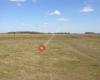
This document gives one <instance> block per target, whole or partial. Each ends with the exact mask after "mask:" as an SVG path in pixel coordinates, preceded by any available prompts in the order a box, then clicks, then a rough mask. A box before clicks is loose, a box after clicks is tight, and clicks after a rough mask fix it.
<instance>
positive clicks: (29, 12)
mask: <svg viewBox="0 0 100 80" xmlns="http://www.w3.org/2000/svg"><path fill="white" fill-rule="evenodd" d="M9 31H41V32H87V31H92V32H100V0H0V32H9Z"/></svg>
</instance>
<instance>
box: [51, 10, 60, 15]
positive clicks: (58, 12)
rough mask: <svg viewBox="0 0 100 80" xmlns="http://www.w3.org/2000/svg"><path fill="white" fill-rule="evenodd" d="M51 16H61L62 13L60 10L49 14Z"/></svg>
mask: <svg viewBox="0 0 100 80" xmlns="http://www.w3.org/2000/svg"><path fill="white" fill-rule="evenodd" d="M49 15H53V16H60V15H61V12H60V11H59V10H55V11H53V12H51V13H49Z"/></svg>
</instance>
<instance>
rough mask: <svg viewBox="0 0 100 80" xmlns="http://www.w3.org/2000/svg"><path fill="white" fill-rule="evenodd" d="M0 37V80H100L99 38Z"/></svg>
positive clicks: (71, 36) (72, 36)
mask: <svg viewBox="0 0 100 80" xmlns="http://www.w3.org/2000/svg"><path fill="white" fill-rule="evenodd" d="M49 37H50V35H40V34H38V35H37V34H36V35H34V34H23V35H22V34H16V35H14V34H0V80H100V35H56V36H55V37H54V38H53V40H52V42H51V43H50V44H49V45H48V47H47V50H46V51H45V52H44V53H40V52H39V51H38V46H39V45H40V44H41V43H44V42H46V41H47V40H48V39H49Z"/></svg>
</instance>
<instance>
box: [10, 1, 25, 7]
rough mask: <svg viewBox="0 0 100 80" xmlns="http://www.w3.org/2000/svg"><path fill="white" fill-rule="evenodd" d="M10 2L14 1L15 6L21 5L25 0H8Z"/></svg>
mask: <svg viewBox="0 0 100 80" xmlns="http://www.w3.org/2000/svg"><path fill="white" fill-rule="evenodd" d="M9 1H10V2H13V3H16V5H17V6H22V3H25V2H26V1H27V0H9Z"/></svg>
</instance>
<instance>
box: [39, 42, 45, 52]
mask: <svg viewBox="0 0 100 80" xmlns="http://www.w3.org/2000/svg"><path fill="white" fill-rule="evenodd" d="M38 49H39V51H40V52H44V51H45V50H46V47H45V45H43V44H42V45H40V46H39V48H38Z"/></svg>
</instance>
